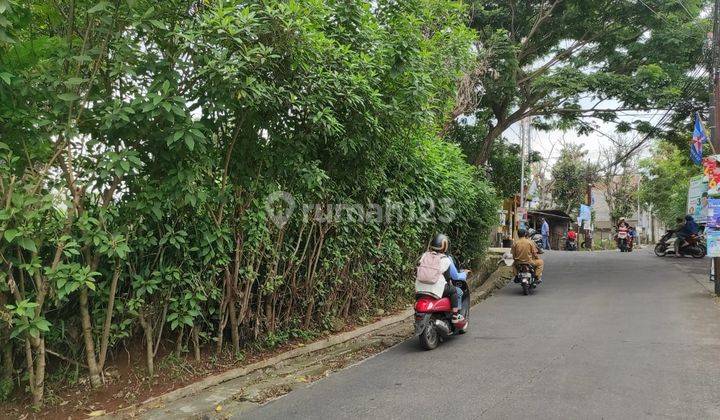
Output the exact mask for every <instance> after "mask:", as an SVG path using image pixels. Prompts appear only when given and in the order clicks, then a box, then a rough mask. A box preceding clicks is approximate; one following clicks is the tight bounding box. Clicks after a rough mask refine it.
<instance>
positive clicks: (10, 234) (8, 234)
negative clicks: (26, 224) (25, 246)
mask: <svg viewBox="0 0 720 420" xmlns="http://www.w3.org/2000/svg"><path fill="white" fill-rule="evenodd" d="M18 235H20V231H18V230H17V229H8V230H6V231H5V234H4V236H5V240H6V241H8V242H12V241H13V239H15V238H16V237H17V236H18Z"/></svg>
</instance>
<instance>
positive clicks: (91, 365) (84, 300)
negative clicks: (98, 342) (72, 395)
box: [80, 287, 102, 388]
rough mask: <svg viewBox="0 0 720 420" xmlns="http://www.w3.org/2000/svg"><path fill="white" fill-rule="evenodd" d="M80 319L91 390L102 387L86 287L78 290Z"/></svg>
mask: <svg viewBox="0 0 720 420" xmlns="http://www.w3.org/2000/svg"><path fill="white" fill-rule="evenodd" d="M80 318H81V320H82V331H83V339H84V341H85V356H86V360H87V365H88V371H89V373H90V383H91V384H92V386H93V388H99V387H100V386H102V378H101V377H100V370H99V369H98V364H97V360H96V358H95V342H94V341H93V334H92V323H91V321H90V311H89V310H88V291H87V288H86V287H83V288H82V289H81V290H80Z"/></svg>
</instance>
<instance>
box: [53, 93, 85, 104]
mask: <svg viewBox="0 0 720 420" xmlns="http://www.w3.org/2000/svg"><path fill="white" fill-rule="evenodd" d="M58 98H60V99H62V100H63V101H67V102H72V101H76V100H78V99H80V97H79V96H78V95H77V94H76V93H72V92H67V93H61V94H60V95H58Z"/></svg>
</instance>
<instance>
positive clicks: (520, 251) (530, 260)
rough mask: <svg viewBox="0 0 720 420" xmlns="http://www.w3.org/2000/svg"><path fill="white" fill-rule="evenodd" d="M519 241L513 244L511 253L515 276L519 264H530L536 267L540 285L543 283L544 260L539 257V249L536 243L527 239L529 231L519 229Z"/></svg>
mask: <svg viewBox="0 0 720 420" xmlns="http://www.w3.org/2000/svg"><path fill="white" fill-rule="evenodd" d="M517 233H518V240H517V241H515V243H513V245H512V248H511V249H510V251H511V252H512V256H513V259H514V260H515V264H514V265H513V270H514V271H515V275H517V274H518V272H517V266H518V264H530V265H532V266H534V267H535V276H536V277H537V279H538V283H542V273H543V266H544V264H543V260H542V259H541V258H540V256H539V255H538V248H537V246H536V245H535V243H534V242H533V241H531V240H529V239H528V238H527V231H526V230H525V229H523V228H520V229H518V231H517Z"/></svg>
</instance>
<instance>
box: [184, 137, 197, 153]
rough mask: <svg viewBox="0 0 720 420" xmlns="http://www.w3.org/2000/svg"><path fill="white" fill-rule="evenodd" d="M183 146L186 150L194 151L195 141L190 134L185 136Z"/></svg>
mask: <svg viewBox="0 0 720 420" xmlns="http://www.w3.org/2000/svg"><path fill="white" fill-rule="evenodd" d="M185 145H186V146H187V148H188V149H190V151H192V150H193V149H195V139H194V138H193V136H192V135H190V134H187V135H185Z"/></svg>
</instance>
